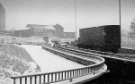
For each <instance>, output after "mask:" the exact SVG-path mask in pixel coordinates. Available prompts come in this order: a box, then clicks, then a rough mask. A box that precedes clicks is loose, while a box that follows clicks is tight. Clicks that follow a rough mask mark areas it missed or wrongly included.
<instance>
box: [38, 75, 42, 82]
mask: <svg viewBox="0 0 135 84" xmlns="http://www.w3.org/2000/svg"><path fill="white" fill-rule="evenodd" d="M41 76H42V75H39V84H41Z"/></svg>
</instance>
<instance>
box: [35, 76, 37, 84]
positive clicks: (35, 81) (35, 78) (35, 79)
mask: <svg viewBox="0 0 135 84" xmlns="http://www.w3.org/2000/svg"><path fill="white" fill-rule="evenodd" d="M35 84H37V76H35Z"/></svg>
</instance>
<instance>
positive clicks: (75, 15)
mask: <svg viewBox="0 0 135 84" xmlns="http://www.w3.org/2000/svg"><path fill="white" fill-rule="evenodd" d="M74 19H75V20H74V22H75V23H74V24H75V34H76V40H77V38H78V35H77V32H78V30H77V1H76V0H74Z"/></svg>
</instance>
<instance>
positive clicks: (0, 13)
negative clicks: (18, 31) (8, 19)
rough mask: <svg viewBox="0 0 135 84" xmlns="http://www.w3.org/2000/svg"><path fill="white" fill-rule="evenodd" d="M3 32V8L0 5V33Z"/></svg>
mask: <svg viewBox="0 0 135 84" xmlns="http://www.w3.org/2000/svg"><path fill="white" fill-rule="evenodd" d="M3 30H5V8H4V7H3V5H2V4H1V3H0V31H3Z"/></svg>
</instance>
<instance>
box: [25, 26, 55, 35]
mask: <svg viewBox="0 0 135 84" xmlns="http://www.w3.org/2000/svg"><path fill="white" fill-rule="evenodd" d="M26 27H27V28H29V30H31V31H32V32H33V34H34V35H36V36H42V37H44V36H48V37H50V36H54V35H53V34H54V31H55V28H54V26H53V25H39V24H28V25H27V26H26Z"/></svg>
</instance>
